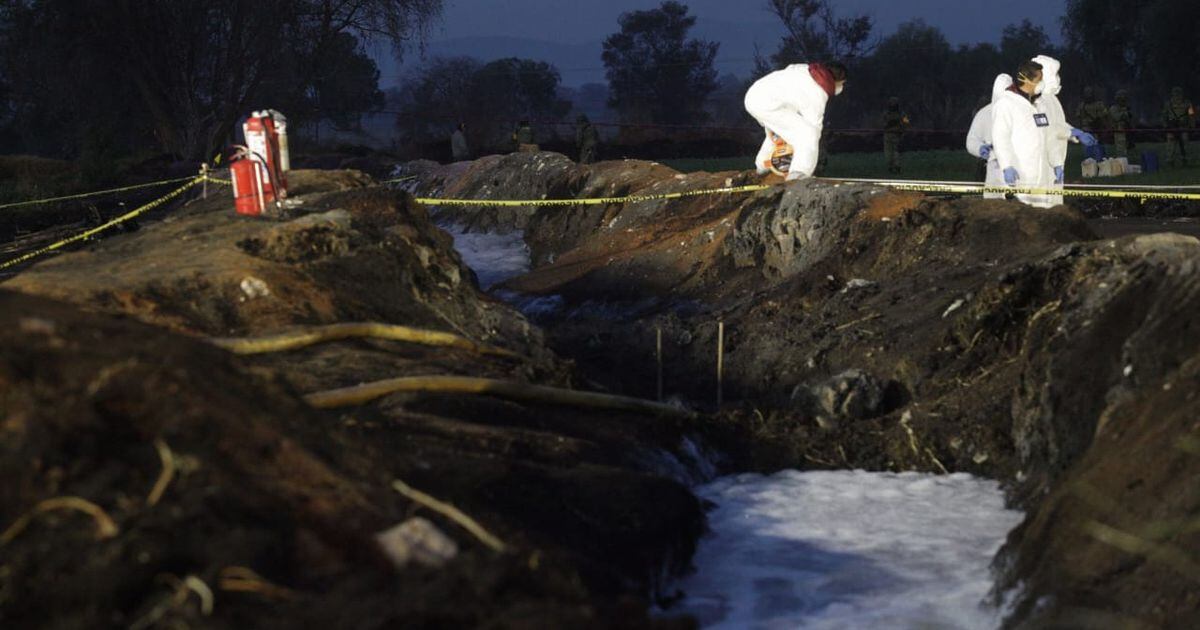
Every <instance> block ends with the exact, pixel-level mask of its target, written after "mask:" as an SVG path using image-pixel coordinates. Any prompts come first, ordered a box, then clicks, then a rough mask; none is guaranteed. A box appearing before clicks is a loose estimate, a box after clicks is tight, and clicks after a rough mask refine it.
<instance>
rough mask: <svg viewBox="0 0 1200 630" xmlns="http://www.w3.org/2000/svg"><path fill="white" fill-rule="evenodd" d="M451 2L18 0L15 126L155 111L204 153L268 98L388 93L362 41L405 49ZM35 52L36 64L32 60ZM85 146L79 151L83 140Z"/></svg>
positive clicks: (3, 27) (154, 122)
mask: <svg viewBox="0 0 1200 630" xmlns="http://www.w3.org/2000/svg"><path fill="white" fill-rule="evenodd" d="M440 6H441V1H440V0H256V1H255V2H245V1H244V0H158V1H156V2H128V1H126V0H95V1H92V2H77V1H75V0H22V1H11V2H8V3H5V11H4V12H3V13H0V20H2V21H0V31H3V32H4V36H2V37H0V45H2V46H3V50H0V61H2V62H3V65H4V67H5V70H6V73H7V72H10V71H13V70H16V71H17V72H18V73H20V75H21V77H22V78H23V80H22V81H18V82H16V83H15V85H14V90H13V91H14V96H13V100H14V101H18V102H20V103H21V104H22V105H23V106H25V109H24V110H23V111H24V113H26V114H29V117H28V118H27V119H25V120H22V121H20V122H18V121H17V120H14V121H13V124H14V125H18V126H19V125H24V124H26V123H27V122H28V121H29V120H32V119H36V118H37V117H38V116H39V115H45V114H37V113H35V111H34V110H37V109H38V108H39V107H40V106H47V107H48V109H49V110H58V112H57V113H59V114H60V115H62V117H63V119H76V120H83V119H100V120H103V119H109V120H111V119H114V118H115V119H117V120H118V121H120V122H122V123H123V124H124V125H125V127H126V128H128V127H129V126H130V123H131V122H132V123H133V124H140V123H141V121H142V120H146V121H148V124H147V125H145V128H143V129H140V130H139V131H140V132H142V133H143V134H144V135H152V137H153V138H154V139H155V140H157V142H158V144H159V146H160V147H161V149H162V150H163V151H164V152H167V153H170V154H173V155H176V156H178V157H184V158H188V159H202V158H206V157H208V156H211V155H212V153H213V152H214V151H215V149H216V148H217V147H219V146H220V145H222V144H224V143H225V142H226V141H227V139H228V138H229V137H230V135H231V133H230V132H231V131H232V129H233V126H234V124H235V123H236V121H237V120H238V118H239V117H240V116H241V115H242V114H244V113H245V112H246V110H247V109H248V108H249V106H250V105H252V104H254V103H258V102H261V100H263V99H264V97H268V96H271V97H274V96H279V95H286V94H300V95H302V96H304V97H306V98H308V99H309V100H312V101H321V100H329V99H334V100H336V93H337V92H341V91H344V90H346V89H348V88H352V89H351V90H350V91H352V92H354V94H351V95H350V96H352V97H354V96H357V97H363V96H365V97H366V98H365V101H362V102H365V103H378V100H379V99H378V97H377V95H375V94H373V93H371V91H370V89H368V88H364V87H363V84H364V83H370V82H371V80H372V79H373V77H374V75H375V71H374V68H373V63H370V60H369V59H368V58H367V57H366V56H365V55H363V54H362V51H361V49H360V44H361V43H362V42H366V41H371V40H379V39H383V40H385V41H389V42H391V43H392V45H393V46H394V47H395V48H396V50H397V51H400V50H402V49H403V47H404V46H405V45H407V44H408V43H410V42H411V40H412V38H413V37H419V36H420V34H421V33H423V32H424V28H425V25H426V24H428V22H429V20H431V19H432V18H433V17H434V16H435V15H436V14H437V12H438V10H439V9H440ZM27 45H28V46H31V47H32V49H36V50H38V51H39V53H41V54H40V57H38V58H33V55H32V53H31V52H30V50H31V49H30V48H27V47H26V46H27ZM351 50H353V52H351ZM30 62H32V63H33V64H34V65H35V66H36V67H37V68H38V71H37V72H36V73H35V72H30V71H25V70H24V69H23V68H22V66H23V65H24V64H27V63H30ZM335 63H336V65H337V67H331V65H334V64H335ZM272 82H274V85H272ZM64 94H66V95H71V96H73V98H67V99H63V98H62V97H63V95H64ZM80 94H87V95H88V98H79V95H80ZM102 94H113V95H119V96H120V97H122V99H123V100H125V101H128V100H129V96H130V95H132V96H134V97H135V98H136V99H137V103H136V112H137V117H136V118H132V119H131V118H130V117H128V110H129V109H130V108H129V105H122V104H119V103H118V104H114V103H109V102H107V101H105V99H104V98H97V99H93V98H92V97H93V96H94V95H102ZM340 105H344V103H339V106H340ZM43 111H45V110H43ZM122 133H124V132H122ZM144 135H143V137H144ZM74 145H75V146H74V147H73V148H74V150H76V151H77V150H78V146H79V141H78V140H76V141H75V143H74ZM70 151H71V147H68V148H64V151H63V152H64V153H70Z"/></svg>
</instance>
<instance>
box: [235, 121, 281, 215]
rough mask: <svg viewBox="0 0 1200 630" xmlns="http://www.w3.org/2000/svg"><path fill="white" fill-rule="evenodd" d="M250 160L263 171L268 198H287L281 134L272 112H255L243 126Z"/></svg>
mask: <svg viewBox="0 0 1200 630" xmlns="http://www.w3.org/2000/svg"><path fill="white" fill-rule="evenodd" d="M242 131H243V133H244V134H245V136H246V148H247V150H248V152H249V158H250V159H251V160H253V161H255V162H257V163H258V164H259V166H260V168H261V169H262V170H263V174H262V179H263V189H264V191H265V193H266V194H267V196H269V197H272V198H277V199H286V198H287V180H286V179H284V174H283V167H282V164H281V160H280V158H281V156H280V147H279V134H278V132H277V130H276V129H275V121H274V120H273V119H272V118H271V114H270V112H267V111H260V112H254V113H252V114H251V115H250V117H249V118H247V119H246V122H245V123H244V124H243V125H242Z"/></svg>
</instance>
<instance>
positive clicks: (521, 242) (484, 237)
mask: <svg viewBox="0 0 1200 630" xmlns="http://www.w3.org/2000/svg"><path fill="white" fill-rule="evenodd" d="M442 229H443V230H445V231H446V232H448V233H449V234H450V235H451V236H453V237H454V249H456V250H458V253H459V255H460V256H462V258H463V262H465V263H466V264H467V266H468V267H470V268H471V269H473V270H474V271H475V275H476V276H478V277H479V286H480V288H482V289H483V290H485V291H486V290H488V289H490V288H491V287H493V286H495V285H496V284H499V283H501V282H504V281H505V280H508V279H509V278H515V277H517V276H519V275H521V274H523V273H527V272H528V271H529V247H528V246H527V245H526V244H525V233H524V232H522V231H520V230H517V231H514V232H510V233H508V234H493V233H490V232H467V231H466V230H465V229H464V228H462V227H459V226H454V225H444V226H442Z"/></svg>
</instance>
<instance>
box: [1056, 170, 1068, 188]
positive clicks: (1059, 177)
mask: <svg viewBox="0 0 1200 630" xmlns="http://www.w3.org/2000/svg"><path fill="white" fill-rule="evenodd" d="M1066 178H1067V174H1066V171H1065V170H1064V169H1063V167H1061V166H1055V167H1054V183H1055V184H1061V183H1063V181H1065V180H1066Z"/></svg>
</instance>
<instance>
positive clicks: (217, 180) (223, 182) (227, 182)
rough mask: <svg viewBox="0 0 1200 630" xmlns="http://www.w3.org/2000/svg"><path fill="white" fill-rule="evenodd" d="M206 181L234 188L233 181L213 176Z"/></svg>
mask: <svg viewBox="0 0 1200 630" xmlns="http://www.w3.org/2000/svg"><path fill="white" fill-rule="evenodd" d="M206 179H208V181H210V182H212V183H214V184H220V185H222V186H232V185H233V181H231V180H228V179H221V178H219V177H213V176H211V175H210V176H208V177H207V178H206Z"/></svg>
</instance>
